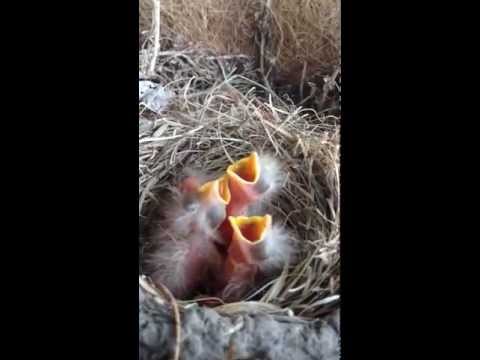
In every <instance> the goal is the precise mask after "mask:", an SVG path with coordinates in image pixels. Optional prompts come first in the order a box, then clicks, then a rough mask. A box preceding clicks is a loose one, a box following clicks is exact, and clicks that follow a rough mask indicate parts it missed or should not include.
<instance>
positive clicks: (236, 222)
mask: <svg viewBox="0 0 480 360" xmlns="http://www.w3.org/2000/svg"><path fill="white" fill-rule="evenodd" d="M228 221H229V223H230V225H231V228H232V231H233V234H232V239H231V242H230V246H229V248H228V255H227V260H226V263H225V276H226V278H227V279H229V278H231V276H232V275H233V274H234V273H235V271H236V268H237V267H238V266H242V267H244V266H245V265H250V266H253V267H254V266H255V264H256V263H257V262H259V261H261V260H263V259H264V258H265V256H266V247H265V235H266V234H267V233H268V231H269V230H270V228H271V226H272V217H271V216H270V215H265V216H251V217H246V216H238V217H234V216H229V218H228ZM227 281H228V280H227Z"/></svg>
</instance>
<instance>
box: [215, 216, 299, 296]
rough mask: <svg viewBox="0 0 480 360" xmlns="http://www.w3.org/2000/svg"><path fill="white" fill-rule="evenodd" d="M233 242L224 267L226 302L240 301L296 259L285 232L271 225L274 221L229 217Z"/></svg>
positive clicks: (259, 217) (258, 218)
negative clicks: (263, 281) (257, 283)
mask: <svg viewBox="0 0 480 360" xmlns="http://www.w3.org/2000/svg"><path fill="white" fill-rule="evenodd" d="M228 221H229V222H230V224H231V228H232V238H231V241H230V245H229V247H228V250H227V258H226V261H225V262H224V265H223V271H222V275H223V279H222V281H223V291H222V297H223V298H224V299H225V300H228V301H233V300H239V299H240V298H241V296H243V295H244V294H245V293H246V292H247V291H248V290H249V289H251V288H252V287H253V286H254V285H255V284H256V282H257V280H258V279H261V278H267V277H268V276H270V275H272V274H274V273H275V272H276V271H278V270H280V269H281V268H282V267H283V266H284V265H285V264H286V263H287V262H289V261H290V260H291V259H292V258H293V255H294V247H293V244H292V242H291V239H290V237H289V236H288V234H287V233H286V231H285V230H284V229H283V228H281V227H279V226H277V225H273V224H272V217H271V216H270V215H265V216H251V217H246V216H238V217H233V216H230V217H229V218H228Z"/></svg>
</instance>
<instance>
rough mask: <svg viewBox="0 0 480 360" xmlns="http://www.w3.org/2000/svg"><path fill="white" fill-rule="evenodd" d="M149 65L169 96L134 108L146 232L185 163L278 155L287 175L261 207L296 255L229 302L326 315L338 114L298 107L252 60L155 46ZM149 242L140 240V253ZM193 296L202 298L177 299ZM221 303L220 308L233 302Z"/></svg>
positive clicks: (331, 285)
mask: <svg viewBox="0 0 480 360" xmlns="http://www.w3.org/2000/svg"><path fill="white" fill-rule="evenodd" d="M149 61H151V52H149V51H143V52H142V53H141V54H140V64H141V70H142V69H143V70H145V69H148V67H149ZM154 69H155V71H154V73H153V74H151V75H146V74H143V75H142V79H144V80H145V79H148V80H150V81H152V82H153V83H155V84H157V85H158V86H159V87H161V89H162V91H163V93H164V94H167V95H165V96H166V101H165V105H164V106H163V107H161V108H155V109H154V110H155V111H152V107H151V106H147V105H148V104H145V103H141V104H140V106H139V117H140V134H139V147H140V150H139V162H140V167H139V180H140V187H139V198H140V200H139V214H140V223H141V229H142V231H143V230H145V231H146V230H147V229H148V226H149V223H150V221H151V220H152V219H153V218H154V215H153V214H155V209H158V207H159V206H162V194H164V193H165V192H168V191H171V190H172V187H173V186H175V184H177V183H178V181H179V180H180V178H181V176H182V175H184V169H185V168H193V169H202V170H203V171H207V172H210V173H219V172H221V171H223V170H224V169H225V168H226V166H228V165H229V164H231V163H233V162H234V161H235V160H238V159H239V158H241V157H243V156H245V155H246V154H248V153H249V152H251V151H259V152H264V153H265V152H266V153H270V154H272V155H274V156H275V157H277V158H278V159H279V160H280V161H281V162H282V164H283V167H284V169H285V171H286V177H285V179H284V184H283V186H282V188H281V191H280V193H279V194H278V195H277V196H276V197H275V198H274V199H273V200H272V201H271V202H269V204H268V208H267V211H268V212H269V213H270V214H272V216H273V218H274V219H276V220H277V221H280V222H281V223H283V225H284V226H285V227H286V228H287V229H288V231H289V233H290V234H291V235H292V236H293V237H294V238H295V240H297V243H298V244H299V251H300V256H299V259H300V261H299V262H297V263H295V264H289V266H286V267H285V268H284V269H283V271H282V272H281V273H280V274H278V276H277V277H276V278H275V279H274V280H272V281H270V282H268V283H266V284H263V286H261V287H260V288H258V289H255V291H254V292H252V293H249V294H248V295H246V296H245V298H243V299H242V301H240V302H239V303H237V304H235V306H238V307H239V308H242V307H244V306H247V304H248V306H250V307H251V306H256V305H252V304H257V305H258V306H263V307H265V306H269V307H270V308H271V309H277V310H278V309H280V310H281V309H283V310H287V311H289V312H291V313H292V312H293V314H295V315H297V316H302V317H307V318H315V317H317V316H319V315H321V314H322V313H324V312H327V311H328V310H329V309H330V308H331V306H333V305H334V304H336V303H337V302H338V292H339V118H338V117H336V116H334V115H331V114H329V113H328V112H325V113H321V112H317V111H315V110H313V109H308V108H302V107H300V106H298V105H296V104H294V103H293V101H291V100H290V97H289V96H288V94H278V93H277V92H276V91H274V90H273V89H272V88H270V87H268V86H264V85H262V84H261V83H260V82H259V79H258V78H257V77H256V76H257V75H256V72H255V71H254V61H253V59H250V58H248V57H243V56H237V57H236V56H230V57H225V56H218V55H215V53H212V52H210V51H206V50H199V49H195V50H193V49H191V50H184V51H174V50H170V51H159V52H158V53H157V56H156V62H155V66H154ZM150 245H151V244H150V243H149V241H148V237H145V238H142V240H141V241H140V257H141V259H144V258H145V255H146V254H148V251H149V249H150ZM140 271H141V273H143V272H144V269H143V267H141V269H140ZM191 302H198V303H202V300H201V299H195V300H192V301H178V303H179V305H180V306H186V305H187V304H189V303H191ZM218 305H219V307H218V309H219V311H220V309H221V307H222V306H230V307H231V306H234V305H232V304H229V305H225V304H222V303H221V302H220V301H219V303H218Z"/></svg>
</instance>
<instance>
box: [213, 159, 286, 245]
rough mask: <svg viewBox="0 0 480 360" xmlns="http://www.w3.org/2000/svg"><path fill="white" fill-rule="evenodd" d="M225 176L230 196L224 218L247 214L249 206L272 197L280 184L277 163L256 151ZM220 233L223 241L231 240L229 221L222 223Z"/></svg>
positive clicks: (229, 169)
mask: <svg viewBox="0 0 480 360" xmlns="http://www.w3.org/2000/svg"><path fill="white" fill-rule="evenodd" d="M226 176H227V178H228V186H229V189H230V194H231V201H230V202H229V204H228V205H227V216H241V215H246V214H247V212H248V208H249V206H251V205H253V204H254V203H258V202H260V201H262V200H265V199H266V198H267V197H269V196H271V195H273V194H274V193H275V192H276V190H277V189H278V187H279V185H280V182H281V171H280V165H279V163H278V161H277V160H276V159H274V158H273V157H271V156H268V155H262V156H259V155H258V154H257V153H256V152H252V153H251V154H250V155H249V156H247V157H245V158H243V159H241V160H239V161H237V162H235V163H234V164H232V165H230V166H229V167H228V168H227V171H226ZM220 232H221V234H222V237H223V238H225V239H230V238H231V237H232V227H231V224H230V222H229V220H228V219H225V221H224V222H223V223H222V225H221V227H220Z"/></svg>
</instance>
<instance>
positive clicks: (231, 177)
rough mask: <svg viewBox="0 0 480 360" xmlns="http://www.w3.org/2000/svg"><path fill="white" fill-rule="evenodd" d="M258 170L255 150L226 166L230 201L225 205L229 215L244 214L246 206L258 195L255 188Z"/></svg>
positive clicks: (258, 165)
mask: <svg viewBox="0 0 480 360" xmlns="http://www.w3.org/2000/svg"><path fill="white" fill-rule="evenodd" d="M260 172H261V169H260V163H259V161H258V154H257V153H256V152H253V153H251V154H250V155H249V156H247V157H245V158H243V159H241V160H239V161H237V162H235V163H234V164H232V165H230V166H229V167H228V168H227V177H228V184H229V187H230V191H231V194H232V201H231V202H230V204H229V205H228V207H227V213H228V215H229V216H238V215H244V214H245V212H246V210H247V208H248V206H249V205H250V204H251V203H252V202H254V201H255V200H257V199H258V198H259V197H260V195H261V192H260V191H259V189H258V188H257V183H258V182H259V180H260Z"/></svg>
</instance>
